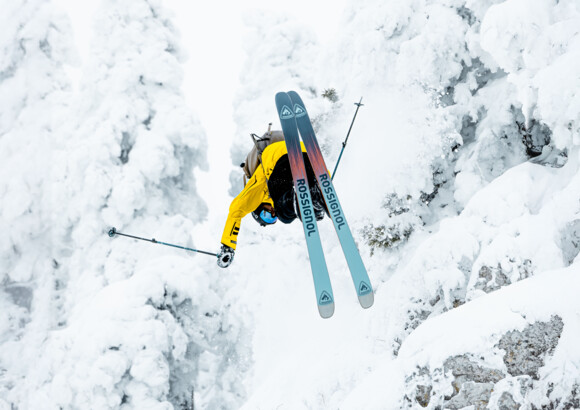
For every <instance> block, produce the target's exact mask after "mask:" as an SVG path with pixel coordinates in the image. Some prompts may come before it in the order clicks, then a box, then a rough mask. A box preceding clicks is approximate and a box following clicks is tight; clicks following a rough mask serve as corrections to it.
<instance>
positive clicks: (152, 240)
mask: <svg viewBox="0 0 580 410" xmlns="http://www.w3.org/2000/svg"><path fill="white" fill-rule="evenodd" d="M115 235H119V236H126V237H127V238H133V239H139V240H140V241H147V242H151V243H158V244H160V245H165V246H172V247H174V248H179V249H184V250H186V251H192V252H198V253H203V254H205V255H211V256H217V253H211V252H206V251H200V250H198V249H192V248H187V247H185V246H179V245H173V244H171V243H166V242H161V241H158V240H156V239H155V238H153V239H146V238H140V237H138V236H133V235H127V234H126V233H121V232H117V229H116V228H114V227H113V228H111V229H110V230H109V236H110V237H111V238H112V237H114V236H115Z"/></svg>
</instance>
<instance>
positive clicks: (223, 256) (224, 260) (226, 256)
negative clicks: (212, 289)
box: [217, 244, 234, 268]
mask: <svg viewBox="0 0 580 410" xmlns="http://www.w3.org/2000/svg"><path fill="white" fill-rule="evenodd" d="M233 261H234V250H233V249H232V248H230V247H229V246H227V245H223V244H222V248H221V249H220V252H219V253H218V256H217V264H218V266H219V267H220V268H227V267H228V266H230V265H231V264H232V262H233Z"/></svg>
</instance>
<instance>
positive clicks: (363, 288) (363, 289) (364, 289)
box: [358, 281, 373, 296]
mask: <svg viewBox="0 0 580 410" xmlns="http://www.w3.org/2000/svg"><path fill="white" fill-rule="evenodd" d="M372 290H373V289H372V288H371V287H370V286H369V285H368V284H367V283H365V282H364V281H363V282H361V283H360V284H359V286H358V294H359V296H363V295H366V294H367V293H371V292H372Z"/></svg>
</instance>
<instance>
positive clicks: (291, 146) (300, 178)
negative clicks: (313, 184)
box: [276, 92, 334, 318]
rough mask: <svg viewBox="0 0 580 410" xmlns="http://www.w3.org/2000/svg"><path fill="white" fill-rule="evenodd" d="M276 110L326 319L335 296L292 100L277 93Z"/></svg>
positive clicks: (321, 305) (331, 312)
mask: <svg viewBox="0 0 580 410" xmlns="http://www.w3.org/2000/svg"><path fill="white" fill-rule="evenodd" d="M276 108H277V109H278V115H279V117H280V123H281V124H282V131H283V133H284V140H285V141H286V147H287V148H288V159H289V161H290V169H291V171H292V178H293V180H294V189H295V190H296V195H297V197H298V201H299V208H300V216H301V219H302V225H303V227H304V236H305V237H306V245H307V247H308V256H309V258H310V266H311V268H312V276H313V278H314V290H315V291H316V300H317V303H318V312H319V313H320V316H322V317H323V318H329V317H331V316H332V315H333V313H334V296H333V293H332V285H331V283H330V277H329V275H328V268H327V266H326V260H325V259H324V252H323V250H322V243H321V242H320V234H319V232H318V225H317V224H316V217H315V214H314V207H313V206H312V198H311V197H310V187H309V186H308V177H307V175H306V167H305V166H304V156H303V154H302V149H301V146H300V135H299V133H298V128H297V125H296V121H295V117H294V110H293V106H292V101H291V100H290V97H289V96H288V94H286V93H282V92H280V93H278V94H276Z"/></svg>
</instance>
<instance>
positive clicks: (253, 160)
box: [240, 131, 284, 185]
mask: <svg viewBox="0 0 580 410" xmlns="http://www.w3.org/2000/svg"><path fill="white" fill-rule="evenodd" d="M250 136H251V138H252V141H253V142H254V147H253V148H252V150H251V151H250V152H249V154H248V156H247V157H246V161H245V162H243V163H241V164H240V167H241V168H242V169H243V170H244V185H245V184H246V182H247V180H248V179H250V178H251V177H252V175H254V172H256V169H257V168H258V167H259V166H260V165H261V163H262V152H264V150H265V149H266V147H267V146H268V145H271V144H273V143H275V142H278V141H284V134H283V133H282V131H268V132H266V133H265V134H264V135H262V137H258V136H257V135H256V134H250Z"/></svg>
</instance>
